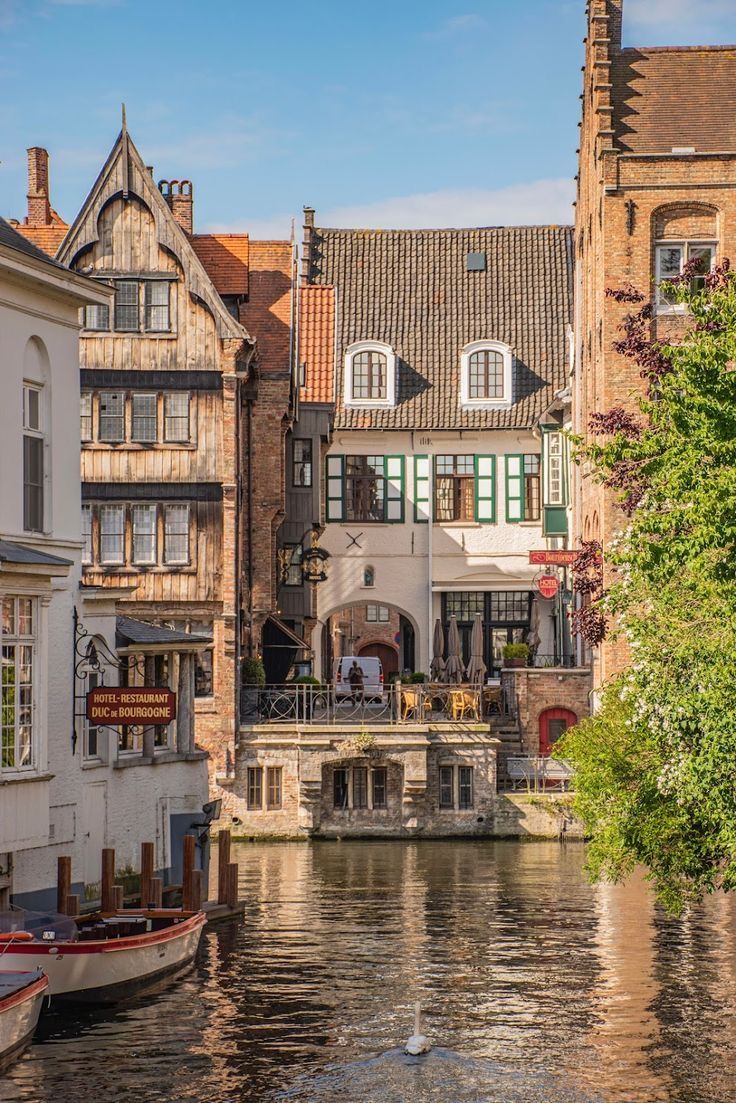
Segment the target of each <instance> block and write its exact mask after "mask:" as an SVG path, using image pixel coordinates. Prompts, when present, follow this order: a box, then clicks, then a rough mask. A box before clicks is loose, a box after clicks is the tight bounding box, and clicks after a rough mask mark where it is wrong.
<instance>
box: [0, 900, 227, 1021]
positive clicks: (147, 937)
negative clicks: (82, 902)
mask: <svg viewBox="0 0 736 1103" xmlns="http://www.w3.org/2000/svg"><path fill="white" fill-rule="evenodd" d="M7 914H8V913H6V915H7ZM9 914H11V915H13V916H16V915H17V916H18V917H19V920H18V926H20V925H21V922H22V920H21V919H20V917H22V915H23V913H22V912H21V913H9ZM45 918H46V922H45V923H44V922H41V923H40V924H39V923H38V920H37V919H35V918H34V921H33V924H32V925H31V923H30V922H29V921H26V922H25V923H24V924H23V925H24V927H25V928H26V929H24V930H17V931H6V932H4V933H3V934H2V935H0V938H2V939H3V943H4V945H3V948H2V950H1V951H0V952H1V953H2V956H1V957H0V962H2V966H3V968H5V969H12V970H17V971H21V970H23V971H25V970H32V969H40V970H43V972H44V973H45V974H46V976H47V977H48V994H49V995H50V996H51V997H52V998H53V999H54V1001H56V1000H69V1001H73V1002H83V1003H114V1002H115V1001H116V1000H119V999H123V998H124V997H125V996H127V995H130V994H131V993H132V992H133V991H134V990H135V989H136V988H139V987H143V986H145V985H147V984H149V983H150V982H151V981H154V980H158V979H160V978H161V977H163V976H164V975H165V974H169V973H174V972H177V971H180V970H182V969H183V968H184V967H185V966H187V965H188V964H189V963H190V962H191V961H192V959H193V958H194V955H195V953H196V952H197V946H198V945H199V939H200V935H201V934H202V928H203V927H204V925H205V923H206V922H207V916H206V915H205V914H204V912H201V911H198V912H185V911H181V910H179V909H174V908H171V909H165V908H160V909H145V910H141V911H124V912H115V913H111V914H102V913H96V914H93V915H89V916H83V917H79V918H77V919H74V920H70V919H67V918H66V917H65V916H55V917H45ZM28 928H30V929H28Z"/></svg>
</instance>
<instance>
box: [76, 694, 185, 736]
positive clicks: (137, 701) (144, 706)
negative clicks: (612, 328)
mask: <svg viewBox="0 0 736 1103" xmlns="http://www.w3.org/2000/svg"><path fill="white" fill-rule="evenodd" d="M87 719H88V720H89V722H90V723H91V724H110V725H113V726H115V725H116V724H135V725H142V726H143V727H150V726H152V725H153V724H168V723H170V722H171V721H172V720H175V719H176V694H175V693H174V692H173V691H172V690H170V689H164V688H161V687H159V686H130V687H129V686H109V687H104V686H101V687H100V688H98V689H91V690H90V691H89V693H88V694H87Z"/></svg>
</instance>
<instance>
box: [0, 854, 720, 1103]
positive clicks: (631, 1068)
mask: <svg viewBox="0 0 736 1103" xmlns="http://www.w3.org/2000/svg"><path fill="white" fill-rule="evenodd" d="M237 856H238V859H239V861H240V868H241V892H242V894H243V896H244V897H245V898H246V900H247V901H248V905H247V909H246V915H245V919H244V921H243V922H242V923H237V922H233V923H226V924H223V925H220V926H219V927H213V928H212V929H211V930H207V931H206V932H205V934H204V936H203V939H202V945H201V948H200V953H199V956H198V960H197V964H196V968H195V969H194V970H193V972H192V973H191V974H190V975H188V976H187V977H185V978H184V979H183V980H182V981H181V982H180V983H178V984H175V985H172V986H170V987H168V988H166V989H164V990H163V991H161V992H159V993H158V994H157V995H155V996H152V997H147V998H139V999H138V1000H135V1001H133V1002H132V1003H130V1004H126V1005H124V1006H121V1007H119V1008H117V1009H114V1010H112V1011H110V1010H106V1011H88V1012H84V1013H83V1014H82V1015H81V1016H79V1017H69V1016H67V1015H61V1014H52V1015H50V1016H49V1017H47V1018H46V1020H45V1022H44V1025H43V1028H42V1031H41V1034H40V1036H39V1040H38V1042H37V1044H35V1045H34V1046H33V1048H32V1049H31V1051H30V1052H29V1054H28V1055H27V1056H26V1057H25V1058H24V1059H23V1060H21V1061H20V1062H18V1063H17V1064H16V1065H15V1066H13V1067H12V1068H11V1069H10V1071H9V1072H8V1074H7V1075H6V1077H5V1078H4V1079H3V1080H2V1081H0V1101H2V1103H79V1101H80V1100H101V1099H104V1100H105V1103H134V1101H135V1103H142V1101H144V1103H307V1101H308V1100H310V1101H314V1103H323V1101H324V1103H327V1101H328V1100H329V1101H330V1103H333V1100H334V1103H351V1101H352V1100H355V1101H358V1100H359V1101H360V1103H394V1101H398V1100H400V1101H401V1103H434V1101H435V1100H437V1101H438V1103H439V1101H440V1100H441V1103H516V1101H517V1100H518V1101H519V1103H522V1101H523V1103H537V1101H538V1100H539V1101H541V1100H545V1103H547V1101H550V1100H553V1101H554V1103H558V1101H559V1103H563V1101H564V1103H573V1101H574V1103H588V1101H595V1103H736V1077H735V1076H734V1071H733V1070H734V1069H735V1068H736V1008H735V1006H734V1000H733V992H734V991H736V913H735V912H734V906H733V904H732V903H731V902H729V901H727V900H725V899H723V898H720V897H719V898H714V899H712V900H709V901H708V902H707V904H706V905H705V906H704V907H703V908H701V909H698V910H697V911H696V912H693V913H692V914H691V915H689V916H688V917H686V918H685V919H682V920H672V919H669V918H667V917H666V916H664V915H662V913H661V912H660V911H659V910H658V909H656V908H655V907H654V906H653V904H652V900H651V897H650V895H649V893H648V890H647V888H646V886H645V884H644V883H643V881H641V880H636V881H633V882H632V883H631V884H629V885H627V886H623V887H618V888H610V887H607V888H606V887H601V888H591V887H590V885H588V884H587V882H586V880H585V877H584V875H583V872H582V859H583V852H582V848H580V847H578V846H572V845H568V846H560V845H558V844H556V843H553V844H523V843H515V842H495V843H494V842H477V841H473V842H470V841H469V842H450V841H442V842H430V841H426V842H415V843H414V842H413V843H406V844H404V843H397V842H388V841H384V842H354V843H347V842H343V843H340V844H338V843H326V842H325V843H315V844H313V845H304V844H249V845H244V846H242V847H240V848H239V850H238V855H237ZM414 1000H420V1001H421V1002H422V1006H423V1007H424V1009H425V1032H426V1033H427V1034H428V1035H429V1037H430V1038H431V1039H432V1040H433V1041H434V1042H436V1043H437V1044H438V1046H439V1048H435V1049H434V1050H433V1051H432V1053H431V1054H429V1056H428V1057H426V1058H421V1059H420V1061H419V1063H414V1064H411V1063H409V1061H408V1060H407V1059H405V1058H404V1057H403V1055H402V1054H401V1053H400V1052H399V1051H397V1050H396V1049H395V1047H396V1046H397V1044H400V1043H401V1042H402V1041H403V1040H404V1039H405V1038H406V1037H407V1035H408V1034H409V1032H410V1030H411V1026H412V1022H413V1012H412V1006H413V1001H414ZM377 1054H380V1055H381V1056H376V1055H377Z"/></svg>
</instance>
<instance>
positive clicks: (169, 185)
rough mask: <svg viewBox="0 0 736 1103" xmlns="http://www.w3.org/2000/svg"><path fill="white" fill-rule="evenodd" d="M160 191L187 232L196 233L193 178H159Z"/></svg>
mask: <svg viewBox="0 0 736 1103" xmlns="http://www.w3.org/2000/svg"><path fill="white" fill-rule="evenodd" d="M158 187H159V191H160V192H161V194H162V195H163V197H164V199H165V200H166V202H167V203H168V205H169V210H170V211H171V213H172V214H173V216H174V218H175V219H176V221H177V222H178V223H179V225H180V226H181V228H182V230H183V231H184V233H185V234H193V233H194V195H193V189H192V182H191V180H159V182H158Z"/></svg>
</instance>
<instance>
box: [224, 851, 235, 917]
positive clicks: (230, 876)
mask: <svg viewBox="0 0 736 1103" xmlns="http://www.w3.org/2000/svg"><path fill="white" fill-rule="evenodd" d="M225 903H226V904H227V906H228V907H229V908H237V906H238V863H237V862H230V863H229V865H228V867H227V899H226V900H225Z"/></svg>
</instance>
